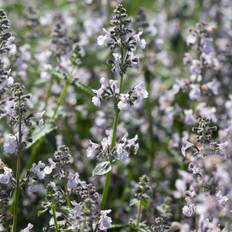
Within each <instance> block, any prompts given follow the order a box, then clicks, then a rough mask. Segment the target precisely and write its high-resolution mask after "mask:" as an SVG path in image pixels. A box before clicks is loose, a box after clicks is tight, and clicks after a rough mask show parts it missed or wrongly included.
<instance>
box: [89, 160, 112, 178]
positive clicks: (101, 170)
mask: <svg viewBox="0 0 232 232" xmlns="http://www.w3.org/2000/svg"><path fill="white" fill-rule="evenodd" d="M111 170H112V166H111V163H110V162H109V161H104V162H101V163H99V164H97V166H96V167H95V169H94V170H93V176H103V175H105V174H107V173H108V172H110V171H111Z"/></svg>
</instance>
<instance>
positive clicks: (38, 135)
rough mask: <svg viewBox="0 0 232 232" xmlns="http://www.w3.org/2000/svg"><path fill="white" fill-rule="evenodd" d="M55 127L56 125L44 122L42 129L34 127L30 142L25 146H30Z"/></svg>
mask: <svg viewBox="0 0 232 232" xmlns="http://www.w3.org/2000/svg"><path fill="white" fill-rule="evenodd" d="M55 129H56V127H55V126H53V125H51V124H46V125H45V126H44V127H43V128H42V129H41V128H36V129H35V131H34V132H33V133H32V142H31V143H29V144H28V145H27V148H30V147H31V146H32V145H33V144H35V143H36V142H37V141H38V140H40V139H41V138H43V137H44V136H46V135H47V134H49V133H51V132H52V131H53V130H55Z"/></svg>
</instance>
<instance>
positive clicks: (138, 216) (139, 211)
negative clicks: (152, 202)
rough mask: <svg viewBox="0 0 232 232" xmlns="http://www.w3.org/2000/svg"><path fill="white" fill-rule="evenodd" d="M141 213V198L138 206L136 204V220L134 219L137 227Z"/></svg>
mask: <svg viewBox="0 0 232 232" xmlns="http://www.w3.org/2000/svg"><path fill="white" fill-rule="evenodd" d="M141 214H142V202H141V200H140V201H139V206H138V213H137V221H136V228H137V229H139V223H140V219H141Z"/></svg>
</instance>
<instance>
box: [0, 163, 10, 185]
mask: <svg viewBox="0 0 232 232" xmlns="http://www.w3.org/2000/svg"><path fill="white" fill-rule="evenodd" d="M3 170H4V173H1V174H0V183H1V184H9V183H10V180H11V178H12V176H13V173H12V170H11V169H10V168H8V167H4V168H3Z"/></svg>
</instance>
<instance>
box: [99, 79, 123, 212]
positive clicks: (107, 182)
mask: <svg viewBox="0 0 232 232" xmlns="http://www.w3.org/2000/svg"><path fill="white" fill-rule="evenodd" d="M122 91H123V75H121V78H120V84H119V95H120V94H121V93H122ZM117 104H118V99H116V101H115V110H114V124H113V132H112V140H111V149H113V148H114V147H115V145H116V139H117V129H118V122H119V113H120V110H119V109H118V107H117ZM111 175H112V173H111V171H110V172H108V173H107V174H106V179H105V185H104V188H103V194H102V200H101V208H102V209H104V208H105V207H106V201H107V196H108V193H109V187H110V179H111Z"/></svg>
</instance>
